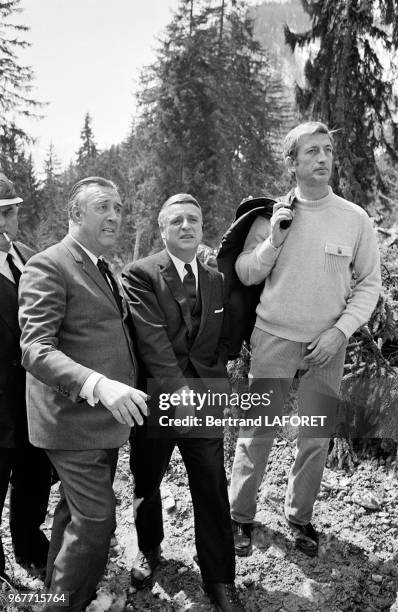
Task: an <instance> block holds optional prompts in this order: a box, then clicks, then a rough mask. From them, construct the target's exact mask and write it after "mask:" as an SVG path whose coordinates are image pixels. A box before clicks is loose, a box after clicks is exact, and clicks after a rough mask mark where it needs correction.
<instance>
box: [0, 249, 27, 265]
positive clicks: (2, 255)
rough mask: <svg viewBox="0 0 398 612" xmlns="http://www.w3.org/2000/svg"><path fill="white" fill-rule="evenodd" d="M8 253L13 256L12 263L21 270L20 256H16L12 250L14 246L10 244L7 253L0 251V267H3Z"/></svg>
mask: <svg viewBox="0 0 398 612" xmlns="http://www.w3.org/2000/svg"><path fill="white" fill-rule="evenodd" d="M8 253H10V254H11V255H12V256H13V259H14V263H15V265H16V266H17V268H19V269H20V270H22V268H23V263H22V261H21V258H20V256H19V255H18V253H17V252H16V250H15V249H14V245H13V244H12V243H11V246H10V248H9V249H8V251H0V266H4V265H5V263H6V258H7V255H8Z"/></svg>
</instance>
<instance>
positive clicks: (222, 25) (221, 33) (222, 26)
mask: <svg viewBox="0 0 398 612" xmlns="http://www.w3.org/2000/svg"><path fill="white" fill-rule="evenodd" d="M224 14H225V0H221V15H220V36H219V39H218V48H219V51H220V52H221V47H222V39H223V35H224Z"/></svg>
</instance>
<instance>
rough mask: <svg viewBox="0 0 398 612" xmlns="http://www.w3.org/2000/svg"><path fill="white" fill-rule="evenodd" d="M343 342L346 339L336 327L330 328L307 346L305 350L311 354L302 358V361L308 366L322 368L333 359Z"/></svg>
mask: <svg viewBox="0 0 398 612" xmlns="http://www.w3.org/2000/svg"><path fill="white" fill-rule="evenodd" d="M345 341H346V337H345V335H344V334H343V332H342V331H340V330H339V329H338V328H337V327H331V328H330V329H327V330H325V331H324V332H322V333H321V334H320V335H319V336H318V338H316V339H315V340H313V341H312V342H311V344H309V345H308V346H307V349H308V350H309V351H311V352H310V353H309V354H308V355H307V356H306V357H304V361H306V362H307V363H308V365H310V366H318V367H320V368H323V367H324V366H326V365H327V364H328V363H329V362H330V361H331V360H332V359H333V357H334V356H335V354H336V353H337V351H338V350H339V349H340V348H341V347H342V346H343V344H344V342H345Z"/></svg>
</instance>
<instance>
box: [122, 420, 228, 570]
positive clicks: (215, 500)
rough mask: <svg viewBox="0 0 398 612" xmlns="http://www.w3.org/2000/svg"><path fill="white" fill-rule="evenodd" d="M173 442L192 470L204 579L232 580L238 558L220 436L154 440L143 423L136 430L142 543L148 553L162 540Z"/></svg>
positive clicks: (190, 478)
mask: <svg viewBox="0 0 398 612" xmlns="http://www.w3.org/2000/svg"><path fill="white" fill-rule="evenodd" d="M175 445H177V446H178V448H179V450H180V453H181V456H182V459H183V461H184V464H185V467H186V470H187V473H188V481H189V488H190V491H191V497H192V505H193V510H194V518H195V541H196V549H197V553H198V560H199V567H200V570H201V573H202V578H203V580H204V581H206V582H233V581H234V578H235V556H234V546H233V535H232V529H231V519H230V511H229V502H228V492H227V480H226V476H225V469H224V452H223V441H222V439H202V438H181V439H178V440H169V439H151V438H147V436H146V429H145V427H137V428H135V432H134V435H133V437H132V438H131V457H130V466H131V470H132V472H133V475H134V479H135V496H136V497H137V498H141V497H143V498H144V499H143V501H142V502H141V504H140V505H139V507H138V510H137V518H136V529H137V535H138V546H139V548H140V550H142V551H143V552H148V551H149V550H151V549H153V548H155V547H156V546H158V545H159V544H160V543H161V541H162V540H163V537H164V533H163V521H162V502H161V497H160V490H159V487H160V484H161V482H162V479H163V476H164V474H165V472H166V469H167V466H168V464H169V462H170V459H171V455H172V453H173V449H174V447H175Z"/></svg>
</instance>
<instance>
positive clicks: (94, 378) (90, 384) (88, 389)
mask: <svg viewBox="0 0 398 612" xmlns="http://www.w3.org/2000/svg"><path fill="white" fill-rule="evenodd" d="M101 378H104V375H103V374H99V372H92V373H91V374H90V376H89V377H88V378H87V380H86V382H85V383H84V385H83V386H82V388H81V389H80V393H79V395H80V397H81V398H83V399H85V400H86V402H87V403H88V404H89V405H90V406H95V404H96V403H97V402H98V397H96V396H95V395H94V388H95V385H96V384H97V382H98V381H99V380H100V379H101Z"/></svg>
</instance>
